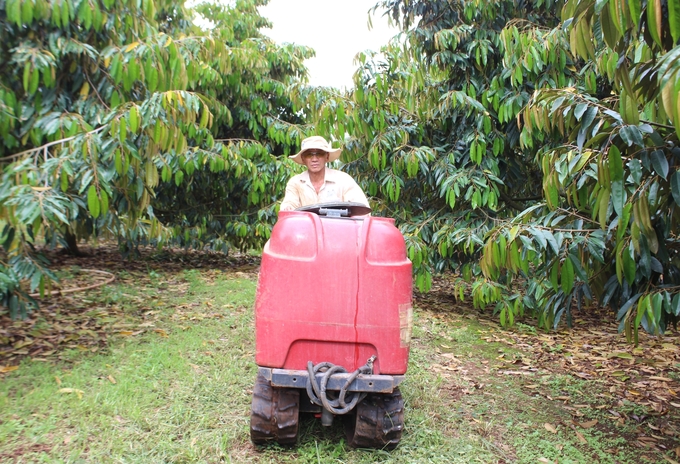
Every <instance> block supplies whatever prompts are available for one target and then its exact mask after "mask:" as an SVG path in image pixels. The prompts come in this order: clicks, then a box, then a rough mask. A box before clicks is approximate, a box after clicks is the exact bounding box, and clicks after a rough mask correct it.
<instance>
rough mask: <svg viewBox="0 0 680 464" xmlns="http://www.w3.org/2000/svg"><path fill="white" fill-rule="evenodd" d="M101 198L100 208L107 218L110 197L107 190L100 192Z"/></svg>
mask: <svg viewBox="0 0 680 464" xmlns="http://www.w3.org/2000/svg"><path fill="white" fill-rule="evenodd" d="M100 196H101V198H100V199H99V200H100V201H99V208H100V212H101V214H102V216H106V213H107V212H108V211H109V196H108V195H107V194H106V190H104V189H102V190H101V192H100Z"/></svg>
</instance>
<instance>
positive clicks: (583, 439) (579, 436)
mask: <svg viewBox="0 0 680 464" xmlns="http://www.w3.org/2000/svg"><path fill="white" fill-rule="evenodd" d="M574 433H576V438H578V441H580V442H581V443H583V444H584V445H585V444H587V443H588V440H586V438H585V437H584V436H583V435H582V434H581V433H580V432H579V431H577V430H574Z"/></svg>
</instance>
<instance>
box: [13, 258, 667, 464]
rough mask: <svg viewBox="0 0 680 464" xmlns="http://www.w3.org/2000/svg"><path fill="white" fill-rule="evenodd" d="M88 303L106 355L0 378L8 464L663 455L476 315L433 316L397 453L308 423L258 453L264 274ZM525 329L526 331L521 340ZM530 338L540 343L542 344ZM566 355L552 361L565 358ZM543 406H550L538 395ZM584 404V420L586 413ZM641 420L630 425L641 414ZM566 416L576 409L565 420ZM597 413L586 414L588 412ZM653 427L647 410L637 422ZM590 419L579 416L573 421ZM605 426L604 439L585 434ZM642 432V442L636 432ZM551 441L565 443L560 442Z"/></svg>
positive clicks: (589, 393)
mask: <svg viewBox="0 0 680 464" xmlns="http://www.w3.org/2000/svg"><path fill="white" fill-rule="evenodd" d="M118 277H119V279H118V282H117V283H116V284H115V285H111V286H109V287H107V288H103V289H101V290H100V291H98V292H90V293H88V294H87V296H84V297H83V298H81V302H82V301H84V302H85V303H83V304H86V305H88V306H89V308H88V309H89V313H88V314H92V315H93V317H99V318H106V317H110V315H109V316H107V315H108V314H109V313H110V312H111V311H112V309H113V308H116V309H118V310H120V311H122V313H123V314H124V319H123V320H112V321H111V325H110V330H111V331H113V332H114V333H116V334H117V335H116V336H115V337H113V338H112V339H111V340H110V341H109V342H108V345H107V346H106V347H105V348H104V349H101V350H99V351H97V352H94V353H93V352H92V350H89V349H82V348H76V349H72V350H70V351H66V352H61V353H60V356H61V358H60V359H59V358H55V359H47V361H43V362H41V361H31V360H30V359H25V360H24V361H23V362H22V363H21V365H20V366H19V369H18V370H16V371H14V372H10V373H8V374H4V376H3V377H0V461H2V462H16V463H36V462H37V463H40V462H49V463H60V462H63V463H81V462H82V463H94V462H96V463H218V462H234V463H241V462H244V463H245V462H257V463H376V462H381V463H420V462H423V463H426V462H433V463H440V462H449V463H507V462H517V463H536V462H560V463H586V462H601V463H641V462H660V460H661V459H662V455H661V454H660V453H659V452H657V451H654V450H649V449H645V448H640V447H636V446H633V445H632V444H631V441H632V439H631V436H632V434H634V433H635V430H634V429H635V426H634V424H630V423H627V424H626V425H625V427H623V428H621V427H618V428H617V427H616V426H615V425H614V422H612V419H611V417H610V415H608V414H607V412H606V410H605V409H604V408H600V409H598V408H597V405H598V404H601V403H602V402H603V401H604V400H603V398H606V393H607V391H606V390H604V389H603V387H602V385H600V384H598V382H597V381H586V380H582V379H579V378H576V377H574V376H571V375H567V374H559V373H554V372H551V371H548V370H545V369H540V368H539V369H536V370H533V371H527V372H529V375H515V374H516V373H517V372H521V370H520V367H518V366H519V364H517V363H521V362H522V360H524V359H526V358H529V357H530V356H531V353H527V352H524V351H522V349H521V348H520V347H509V346H508V345H507V344H503V343H498V342H494V341H490V340H489V335H490V334H491V333H492V332H493V329H492V328H490V326H489V325H488V324H485V323H483V321H479V320H478V319H476V318H474V317H467V316H463V315H456V314H451V313H443V312H436V311H435V312H432V311H429V310H427V309H423V308H419V309H417V311H416V318H415V326H414V334H413V345H412V350H411V357H410V365H409V372H408V376H407V381H406V382H405V384H404V385H403V388H402V392H403V395H404V398H405V403H406V430H405V432H404V435H403V438H402V441H401V444H400V445H399V447H398V448H397V449H396V450H394V451H392V452H386V451H382V450H355V449H351V448H349V447H347V446H346V444H345V440H344V435H343V430H342V426H341V424H340V421H336V423H334V425H333V426H332V427H330V428H329V429H323V428H322V427H321V425H320V423H319V422H318V421H316V420H309V419H304V420H301V423H300V434H299V442H298V445H297V446H295V447H292V448H282V447H279V446H269V447H264V448H261V449H258V448H255V447H253V445H252V444H251V443H250V440H249V416H250V401H251V389H252V386H253V382H254V379H255V373H256V366H255V364H254V361H253V359H254V340H253V331H254V327H253V313H252V308H253V302H254V295H255V288H256V275H255V274H254V273H252V272H251V273H243V272H234V271H229V270H215V269H208V270H202V271H199V270H190V271H179V272H173V271H165V270H163V267H162V266H156V267H154V268H153V269H147V270H146V271H144V272H135V271H131V272H121V273H119V274H118ZM520 329H521V327H520ZM525 331H526V332H529V333H530V334H531V330H529V329H527V330H525ZM552 348H554V347H552ZM539 392H540V394H539ZM598 395H602V396H598ZM557 397H571V398H578V403H579V404H580V406H583V407H582V408H581V409H579V410H578V411H575V410H574V407H573V405H574V403H575V401H570V402H567V401H566V400H565V401H556V400H555V399H554V398H557ZM623 407H629V408H630V409H629V413H630V414H632V413H633V411H634V407H633V406H626V405H623ZM567 408H571V410H570V409H567ZM579 411H583V412H579ZM637 412H638V413H639V414H643V411H637ZM574 414H581V416H578V415H576V416H575V415H574ZM574 417H577V418H578V419H579V420H580V421H581V422H586V421H589V420H597V421H598V426H596V427H590V428H585V427H581V426H575V425H573V424H574ZM626 427H628V428H626ZM551 428H552V429H551ZM671 462H672V461H671Z"/></svg>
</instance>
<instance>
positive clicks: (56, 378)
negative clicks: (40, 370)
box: [54, 375, 61, 385]
mask: <svg viewBox="0 0 680 464" xmlns="http://www.w3.org/2000/svg"><path fill="white" fill-rule="evenodd" d="M54 381H55V382H57V385H61V379H60V378H59V377H57V376H56V375H55V376H54Z"/></svg>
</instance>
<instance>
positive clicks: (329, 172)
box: [300, 166, 337, 183]
mask: <svg viewBox="0 0 680 464" xmlns="http://www.w3.org/2000/svg"><path fill="white" fill-rule="evenodd" d="M323 179H324V181H325V182H337V179H336V175H335V171H334V170H333V169H330V168H329V167H328V166H326V173H325V174H324V177H323ZM300 182H305V183H307V182H311V181H310V179H309V171H307V170H306V169H305V170H304V172H303V173H302V174H300Z"/></svg>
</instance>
